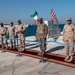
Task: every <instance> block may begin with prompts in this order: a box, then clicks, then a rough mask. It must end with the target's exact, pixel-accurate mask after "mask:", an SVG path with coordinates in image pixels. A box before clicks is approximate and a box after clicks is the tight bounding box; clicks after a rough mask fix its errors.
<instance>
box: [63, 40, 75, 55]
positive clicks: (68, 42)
mask: <svg viewBox="0 0 75 75" xmlns="http://www.w3.org/2000/svg"><path fill="white" fill-rule="evenodd" d="M64 43H65V44H66V45H68V46H65V47H64V49H65V51H66V54H68V55H70V56H71V55H74V48H73V47H74V44H75V43H74V41H73V39H69V40H65V41H64Z"/></svg>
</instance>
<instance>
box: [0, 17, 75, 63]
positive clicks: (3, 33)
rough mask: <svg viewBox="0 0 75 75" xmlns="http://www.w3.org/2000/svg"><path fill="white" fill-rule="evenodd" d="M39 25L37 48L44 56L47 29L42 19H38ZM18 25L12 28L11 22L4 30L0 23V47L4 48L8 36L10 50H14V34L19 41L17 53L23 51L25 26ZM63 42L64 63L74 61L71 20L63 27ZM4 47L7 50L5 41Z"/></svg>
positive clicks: (73, 29)
mask: <svg viewBox="0 0 75 75" xmlns="http://www.w3.org/2000/svg"><path fill="white" fill-rule="evenodd" d="M38 21H39V23H38V25H37V30H36V38H37V40H38V42H39V47H40V50H41V52H40V53H38V54H39V55H40V54H45V52H46V39H47V34H48V27H47V25H46V24H44V23H43V18H39V20H38ZM17 22H18V24H17V25H16V27H15V26H14V24H13V22H10V25H9V26H8V29H6V28H5V27H4V25H3V23H0V39H1V44H2V47H4V39H5V38H6V37H7V36H8V34H9V38H10V43H11V47H10V49H14V48H16V42H15V40H12V39H13V38H15V36H16V34H17V35H18V38H19V39H20V48H19V49H18V50H19V51H23V50H24V49H25V35H24V31H25V29H26V27H25V25H23V24H22V23H21V20H17ZM62 36H63V41H64V44H65V47H64V48H65V51H66V58H65V61H66V62H71V61H72V60H73V59H74V45H75V25H74V24H72V19H71V18H67V24H66V25H65V26H64V29H63V33H62ZM5 45H6V49H7V48H8V42H7V40H6V39H5Z"/></svg>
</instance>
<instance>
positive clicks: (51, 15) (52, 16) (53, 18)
mask: <svg viewBox="0 0 75 75" xmlns="http://www.w3.org/2000/svg"><path fill="white" fill-rule="evenodd" d="M50 17H51V19H52V20H53V21H55V22H56V24H58V23H59V22H58V19H57V17H56V14H55V12H54V11H53V10H52V12H51V14H50Z"/></svg>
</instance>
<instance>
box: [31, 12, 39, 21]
mask: <svg viewBox="0 0 75 75" xmlns="http://www.w3.org/2000/svg"><path fill="white" fill-rule="evenodd" d="M30 17H31V18H33V19H34V20H35V21H36V22H38V13H37V11H35V12H34V13H33V14H32V15H31V16H30Z"/></svg>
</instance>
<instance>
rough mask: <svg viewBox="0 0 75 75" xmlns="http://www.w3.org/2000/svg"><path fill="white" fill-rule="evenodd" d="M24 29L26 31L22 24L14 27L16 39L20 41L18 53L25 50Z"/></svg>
mask: <svg viewBox="0 0 75 75" xmlns="http://www.w3.org/2000/svg"><path fill="white" fill-rule="evenodd" d="M25 29H26V28H25V25H23V24H20V25H17V26H16V32H17V34H18V39H20V49H19V50H20V51H23V50H24V48H25V34H24V31H25Z"/></svg>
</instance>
